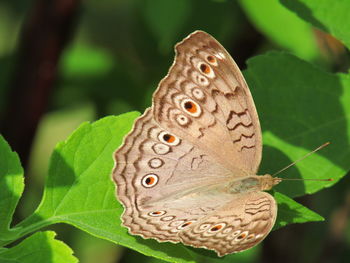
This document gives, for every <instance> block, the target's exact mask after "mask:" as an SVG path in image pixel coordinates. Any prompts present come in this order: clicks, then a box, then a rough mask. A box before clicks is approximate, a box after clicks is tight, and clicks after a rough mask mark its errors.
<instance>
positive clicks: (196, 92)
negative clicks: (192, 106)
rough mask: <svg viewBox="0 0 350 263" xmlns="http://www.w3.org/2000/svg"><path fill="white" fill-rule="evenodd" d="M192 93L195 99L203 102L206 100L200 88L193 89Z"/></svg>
mask: <svg viewBox="0 0 350 263" xmlns="http://www.w3.org/2000/svg"><path fill="white" fill-rule="evenodd" d="M191 93H192V95H193V97H195V98H196V99H197V100H200V101H201V100H204V99H205V94H204V92H203V91H202V90H201V89H199V88H193V89H192V90H191Z"/></svg>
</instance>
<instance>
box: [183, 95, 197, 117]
mask: <svg viewBox="0 0 350 263" xmlns="http://www.w3.org/2000/svg"><path fill="white" fill-rule="evenodd" d="M181 107H182V109H183V110H184V111H185V112H186V113H188V114H189V115H191V116H193V117H199V116H200V115H201V113H202V109H201V107H200V106H199V105H198V103H197V102H195V101H193V100H191V99H184V100H183V101H182V102H181Z"/></svg>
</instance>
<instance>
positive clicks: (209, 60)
mask: <svg viewBox="0 0 350 263" xmlns="http://www.w3.org/2000/svg"><path fill="white" fill-rule="evenodd" d="M207 60H208V62H209V63H215V62H216V60H215V58H214V57H213V56H207Z"/></svg>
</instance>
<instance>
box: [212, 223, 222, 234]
mask: <svg viewBox="0 0 350 263" xmlns="http://www.w3.org/2000/svg"><path fill="white" fill-rule="evenodd" d="M225 226H226V224H225V223H220V224H217V225H215V226H213V227H211V228H210V229H209V232H210V233H213V232H218V231H220V230H222V229H223V228H224V227H225Z"/></svg>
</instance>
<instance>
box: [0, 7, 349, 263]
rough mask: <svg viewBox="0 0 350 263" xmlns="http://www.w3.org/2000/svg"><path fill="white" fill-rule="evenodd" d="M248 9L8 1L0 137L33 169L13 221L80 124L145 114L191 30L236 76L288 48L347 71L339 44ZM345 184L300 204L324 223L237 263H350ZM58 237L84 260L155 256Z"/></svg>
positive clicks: (31, 205)
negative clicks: (217, 47)
mask: <svg viewBox="0 0 350 263" xmlns="http://www.w3.org/2000/svg"><path fill="white" fill-rule="evenodd" d="M252 3H254V1H252V0H249V1H248V0H247V1H218V0H217V1H208V0H205V1H200V0H192V1H189V0H188V1H187V0H177V1H170V0H145V1H141V0H140V1H136V0H103V1H101V0H88V1H77V0H51V1H47V0H33V1H24V0H16V1H10V0H8V1H5V0H1V1H0V128H1V130H0V131H1V133H2V134H3V135H4V137H5V139H6V140H8V142H9V143H10V145H11V147H12V148H13V149H14V150H15V151H17V152H18V153H19V155H20V158H21V161H22V163H23V165H24V167H25V169H26V174H25V176H26V190H25V193H24V196H23V199H22V200H21V202H20V208H19V209H18V211H17V214H16V218H15V221H17V222H18V221H20V220H21V219H23V218H25V217H26V216H28V215H29V214H30V213H31V212H32V211H33V210H34V209H35V207H36V206H37V204H38V202H39V200H40V198H41V192H42V189H43V184H44V180H45V176H46V173H47V172H46V171H47V167H48V159H49V156H50V154H51V152H52V149H53V147H54V145H55V144H56V143H57V142H59V141H62V140H64V139H65V138H67V136H68V135H69V134H70V133H71V132H72V131H73V130H74V129H76V128H77V127H78V126H79V124H80V123H82V122H83V121H93V120H96V119H99V118H101V117H103V116H106V115H117V114H120V113H124V112H127V111H132V110H138V111H143V110H144V108H145V107H147V106H149V105H150V103H151V95H152V92H153V91H154V90H155V88H156V86H157V83H158V82H159V80H160V79H161V78H163V77H164V76H165V74H166V73H167V71H168V68H169V66H170V65H171V63H172V59H173V56H174V52H173V46H174V44H175V43H176V42H178V41H180V40H181V39H183V38H184V37H185V36H187V35H188V34H189V33H191V32H192V31H194V30H197V29H201V30H204V31H207V32H208V33H210V34H212V35H213V36H214V37H215V38H217V39H218V40H219V41H220V42H221V43H222V44H223V45H224V46H225V47H226V48H227V49H228V51H229V52H230V53H231V54H232V56H233V58H234V59H235V60H236V62H237V64H238V65H239V66H240V68H241V69H245V67H246V65H245V62H246V60H247V59H248V58H250V57H252V56H255V55H258V54H262V53H265V52H266V51H269V50H287V51H288V52H291V53H293V54H294V55H296V56H299V57H301V58H302V59H305V60H308V61H309V62H311V63H313V64H315V65H316V66H318V67H322V68H324V69H326V70H328V71H331V72H340V71H347V70H348V64H349V56H348V54H347V51H346V50H345V48H344V47H343V46H342V45H341V44H340V43H339V42H338V41H337V40H335V39H334V38H332V37H330V36H329V35H327V34H325V33H323V32H321V31H319V30H317V29H315V28H312V27H311V26H309V25H306V24H304V22H303V21H302V20H301V19H299V18H298V17H297V16H296V15H294V14H291V12H290V14H289V13H288V15H289V16H290V17H287V16H285V20H284V21H285V23H286V28H287V26H289V27H290V28H293V27H294V28H295V32H294V31H293V30H281V25H279V24H278V23H275V21H276V19H279V17H284V15H285V13H283V12H289V11H287V9H286V8H284V7H283V6H282V5H280V4H279V3H278V2H276V3H274V2H273V1H272V0H269V1H267V0H266V1H265V4H264V6H261V7H256V6H255V7H254V6H253V5H252ZM257 5H259V4H257ZM260 5H261V4H260ZM259 8H261V9H259ZM269 12H270V13H269ZM279 12H281V13H279ZM261 14H264V17H263V19H262V18H261V17H260V15H261ZM302 28H304V30H305V32H304V31H303V30H301V29H302ZM349 185H350V182H349V179H347V178H346V177H345V178H344V179H343V181H342V184H338V185H336V186H335V187H333V188H331V189H327V190H324V191H322V192H320V193H318V194H315V195H313V196H310V197H306V198H299V199H298V201H300V202H302V203H303V204H305V205H307V206H309V207H311V208H312V209H314V210H315V211H317V212H319V213H320V214H321V215H323V216H324V217H325V218H326V220H327V221H326V222H323V223H308V224H303V225H291V226H288V227H286V228H283V229H280V230H278V231H274V232H273V233H271V234H270V235H269V236H268V238H267V239H266V240H265V241H264V242H263V245H261V246H259V248H257V249H254V250H253V251H252V252H249V253H246V256H243V257H240V260H242V261H241V262H243V261H244V262H347V260H349V259H350V249H349V245H350V224H349V222H348V217H349V209H350V192H349V190H348V188H349ZM325 200H327V201H325ZM55 230H56V231H57V232H58V238H59V239H61V240H63V241H64V242H66V243H67V244H68V245H69V246H71V247H72V248H73V250H74V251H75V255H76V256H77V257H78V258H79V259H80V260H81V262H88V263H89V262H99V263H105V262H106V263H109V262H132V261H133V260H139V262H141V261H146V260H149V261H151V260H152V259H147V258H145V257H144V256H142V255H140V254H138V253H137V252H133V251H131V250H127V249H123V248H121V247H118V246H116V245H115V244H112V243H109V242H107V241H103V240H99V239H97V238H94V237H91V236H89V235H88V234H86V233H84V232H82V231H79V230H76V229H74V228H72V227H69V226H64V225H60V226H57V227H56V229H55ZM154 261H155V260H154Z"/></svg>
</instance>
